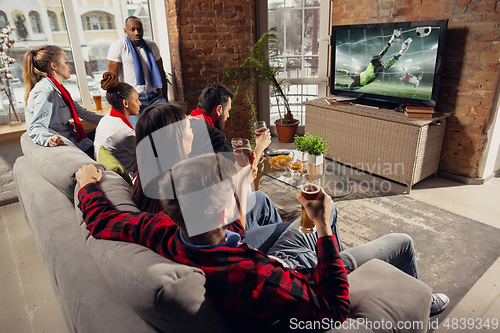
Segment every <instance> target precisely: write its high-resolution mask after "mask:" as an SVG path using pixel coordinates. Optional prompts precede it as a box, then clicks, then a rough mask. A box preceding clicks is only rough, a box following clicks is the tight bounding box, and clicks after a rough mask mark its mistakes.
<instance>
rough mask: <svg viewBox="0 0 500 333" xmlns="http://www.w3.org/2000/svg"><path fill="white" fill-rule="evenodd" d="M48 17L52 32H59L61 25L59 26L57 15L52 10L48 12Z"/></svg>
mask: <svg viewBox="0 0 500 333" xmlns="http://www.w3.org/2000/svg"><path fill="white" fill-rule="evenodd" d="M47 16H48V17H49V23H50V30H51V31H53V32H56V31H59V25H58V24H57V15H56V13H54V12H53V11H51V10H48V11H47Z"/></svg>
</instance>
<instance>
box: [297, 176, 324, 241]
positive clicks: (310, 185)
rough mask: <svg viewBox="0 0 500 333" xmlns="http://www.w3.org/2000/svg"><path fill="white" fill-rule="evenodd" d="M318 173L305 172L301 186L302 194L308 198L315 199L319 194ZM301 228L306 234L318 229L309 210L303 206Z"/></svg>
mask: <svg viewBox="0 0 500 333" xmlns="http://www.w3.org/2000/svg"><path fill="white" fill-rule="evenodd" d="M318 182H319V181H318V179H317V177H316V175H313V174H308V173H306V174H304V175H303V183H302V185H301V186H300V195H302V196H303V197H304V198H305V199H307V200H315V199H317V198H318V196H319V189H320V187H319V184H318ZM299 230H300V231H302V232H303V233H305V234H310V233H312V232H314V230H316V227H315V225H314V222H313V221H312V220H311V219H310V218H309V216H308V215H307V212H306V210H305V208H304V206H302V217H301V219H300V225H299Z"/></svg>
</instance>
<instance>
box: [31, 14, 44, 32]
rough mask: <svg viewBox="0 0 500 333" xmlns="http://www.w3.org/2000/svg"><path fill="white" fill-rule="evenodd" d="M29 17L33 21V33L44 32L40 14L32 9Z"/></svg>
mask: <svg viewBox="0 0 500 333" xmlns="http://www.w3.org/2000/svg"><path fill="white" fill-rule="evenodd" d="M29 17H30V23H31V30H33V33H35V34H41V33H43V29H42V22H41V21H40V14H38V13H37V12H34V11H32V12H30V14H29Z"/></svg>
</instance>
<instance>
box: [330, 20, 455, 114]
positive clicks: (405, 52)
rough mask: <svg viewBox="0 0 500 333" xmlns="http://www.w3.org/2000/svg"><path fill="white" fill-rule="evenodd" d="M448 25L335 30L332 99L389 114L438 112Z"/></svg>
mask: <svg viewBox="0 0 500 333" xmlns="http://www.w3.org/2000/svg"><path fill="white" fill-rule="evenodd" d="M447 25H448V20H436V21H414V22H394V23H376V24H358V25H342V26H333V29H332V36H331V67H330V68H331V72H330V75H331V77H330V93H331V94H332V95H337V96H339V95H340V96H347V97H354V98H357V102H359V103H361V104H367V105H374V106H381V107H387V108H394V107H398V106H399V107H400V108H401V107H403V106H405V105H416V106H431V107H435V105H436V100H437V97H438V89H439V80H440V76H441V70H442V60H443V49H444V38H445V34H446V28H447Z"/></svg>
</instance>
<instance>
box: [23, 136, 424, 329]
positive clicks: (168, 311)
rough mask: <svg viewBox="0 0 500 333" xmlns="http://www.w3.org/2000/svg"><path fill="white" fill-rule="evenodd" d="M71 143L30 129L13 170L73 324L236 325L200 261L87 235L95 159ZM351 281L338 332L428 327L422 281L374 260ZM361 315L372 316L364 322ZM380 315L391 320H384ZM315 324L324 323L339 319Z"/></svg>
mask: <svg viewBox="0 0 500 333" xmlns="http://www.w3.org/2000/svg"><path fill="white" fill-rule="evenodd" d="M65 142H66V144H65V145H64V146H60V147H56V148H48V147H42V146H38V145H36V144H35V143H33V141H32V140H31V138H30V137H29V136H27V134H24V135H23V136H22V137H21V146H22V150H23V154H24V156H21V157H19V158H18V160H17V161H16V163H15V165H14V175H15V182H16V186H17V189H18V195H19V201H20V203H21V207H22V209H23V211H24V214H25V217H26V221H27V222H28V224H29V227H30V229H31V231H32V232H33V236H34V238H35V241H36V244H37V247H38V251H39V253H40V256H41V257H42V260H43V263H44V265H45V268H46V270H47V274H48V275H49V279H50V281H51V284H52V288H53V290H54V293H55V295H56V297H57V299H58V301H59V304H60V306H61V310H62V313H63V316H64V318H65V321H66V325H67V327H68V331H69V332H83V333H87V332H88V333H98V332H106V333H112V332H120V333H127V332H134V333H137V332H141V333H142V332H145V333H147V332H217V333H218V332H230V328H229V326H228V325H227V323H226V321H225V320H224V318H223V314H220V313H219V312H218V311H217V309H216V308H215V307H214V306H213V301H212V300H211V299H210V297H208V296H207V295H205V287H204V284H205V276H204V274H203V272H202V271H201V270H200V269H197V268H194V267H189V266H185V265H180V264H177V263H175V262H172V261H170V260H167V259H165V258H163V257H161V256H160V255H158V254H156V253H154V252H153V251H151V250H149V249H147V248H145V247H142V246H140V245H136V244H130V243H125V242H117V241H107V240H98V239H94V238H93V237H92V236H90V235H89V233H88V231H87V229H86V228H85V223H84V222H83V220H82V216H81V212H80V210H79V209H78V208H77V202H75V200H77V196H76V193H77V191H78V189H79V188H78V185H76V183H75V180H74V173H75V172H76V171H77V170H78V169H79V168H80V167H81V166H83V165H85V164H90V163H94V164H97V163H96V162H95V161H93V160H91V159H90V158H89V157H88V156H87V155H85V154H84V153H83V152H82V151H80V150H79V149H78V148H76V147H75V146H74V145H73V144H72V143H71V142H69V141H68V140H65ZM101 167H102V168H103V169H104V167H103V166H101ZM75 185H76V186H75ZM99 186H100V188H101V190H102V191H103V192H104V193H105V194H106V196H107V197H108V198H109V199H110V201H111V202H112V203H113V205H115V206H116V207H117V208H118V209H120V210H135V211H137V208H136V207H135V206H134V204H133V202H132V200H131V191H130V188H129V186H128V184H127V183H126V182H125V181H124V180H123V179H122V178H121V177H120V176H118V175H117V174H115V173H114V172H111V171H104V176H103V180H102V181H101V182H100V183H99ZM349 283H350V297H351V315H350V317H351V319H350V320H349V321H348V322H346V323H345V324H344V325H343V327H341V328H338V329H334V330H332V332H394V331H401V332H410V331H414V332H425V331H426V327H427V322H428V315H429V307H430V298H431V291H430V289H429V288H428V287H427V286H426V285H424V284H423V283H421V282H420V281H417V280H415V279H413V278H412V277H410V276H408V275H406V274H404V273H402V272H400V271H399V270H397V269H396V268H394V267H392V266H390V265H388V264H386V263H384V262H382V261H379V260H372V261H370V262H369V263H367V264H365V265H363V266H362V267H360V268H359V269H357V270H356V271H354V272H353V273H351V274H350V275H349ZM360 318H364V319H360ZM364 320H367V321H369V322H370V323H372V325H371V326H370V325H368V326H366V325H363V324H362V322H363V321H364ZM382 320H383V321H384V322H385V326H384V327H379V328H378V329H377V328H376V327H375V326H380V325H379V324H377V323H380V322H382ZM398 321H401V322H403V321H421V322H422V326H423V327H421V328H419V327H417V329H415V330H408V329H402V330H397V329H396V326H397V322H398ZM388 322H391V324H390V326H391V328H390V329H388V328H389V324H387V323H388ZM316 324H318V325H319V324H321V325H320V326H318V327H320V328H321V329H329V328H332V327H333V326H331V325H332V323H326V322H324V323H316ZM306 325H311V323H293V324H292V326H293V327H292V328H295V330H294V331H297V330H299V328H303V327H306ZM269 331H271V332H272V331H273V328H270V330H269ZM299 331H300V330H299Z"/></svg>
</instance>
